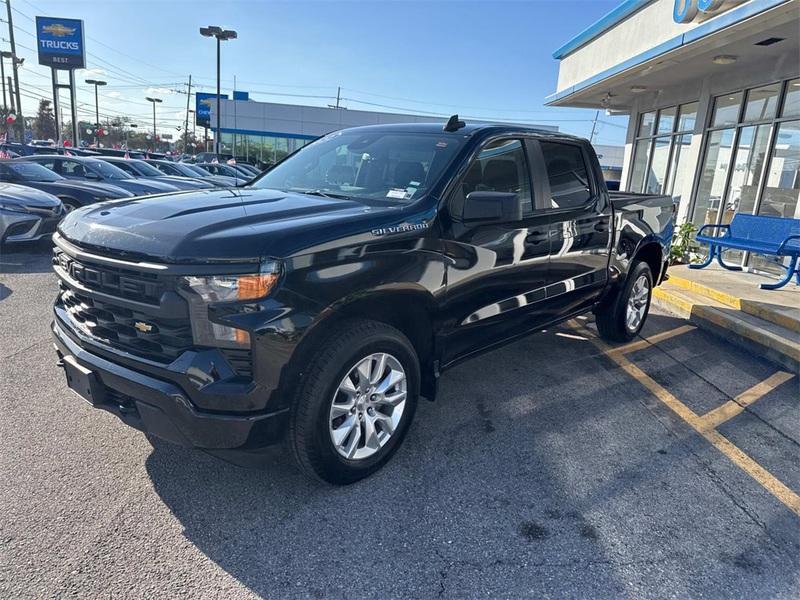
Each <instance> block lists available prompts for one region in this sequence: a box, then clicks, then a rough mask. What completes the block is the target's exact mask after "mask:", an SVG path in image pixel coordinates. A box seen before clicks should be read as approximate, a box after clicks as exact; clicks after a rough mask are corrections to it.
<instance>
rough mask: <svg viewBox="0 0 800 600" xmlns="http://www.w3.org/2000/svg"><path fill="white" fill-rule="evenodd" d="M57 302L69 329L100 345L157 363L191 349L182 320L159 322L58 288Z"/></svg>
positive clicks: (189, 332)
mask: <svg viewBox="0 0 800 600" xmlns="http://www.w3.org/2000/svg"><path fill="white" fill-rule="evenodd" d="M61 302H62V304H63V306H64V309H65V310H66V311H67V314H68V315H69V317H70V319H71V320H72V322H73V325H74V326H75V327H76V328H77V329H79V330H81V331H83V332H84V333H85V334H88V335H89V336H91V337H92V338H95V339H97V340H99V341H101V342H103V343H106V344H108V345H109V346H112V347H114V348H119V349H121V350H125V351H126V352H130V353H132V354H136V355H139V356H143V357H145V358H149V359H151V360H157V361H159V362H172V361H173V360H175V359H176V358H177V357H178V356H179V355H180V354H181V353H182V352H184V351H186V350H189V349H191V347H192V328H191V326H190V325H189V322H188V320H186V319H177V320H175V319H172V320H170V319H162V318H154V317H152V316H150V315H146V314H144V313H140V312H137V311H135V310H131V309H129V308H125V307H122V306H118V305H116V304H112V303H110V302H103V301H100V300H97V299H96V298H90V297H89V296H87V295H84V294H81V293H79V292H77V291H75V290H72V289H70V288H69V287H67V286H66V285H65V284H63V283H62V284H61Z"/></svg>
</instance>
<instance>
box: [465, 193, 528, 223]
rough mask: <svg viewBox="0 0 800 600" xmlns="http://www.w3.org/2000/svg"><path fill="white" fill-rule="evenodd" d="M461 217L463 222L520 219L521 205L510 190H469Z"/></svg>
mask: <svg viewBox="0 0 800 600" xmlns="http://www.w3.org/2000/svg"><path fill="white" fill-rule="evenodd" d="M461 219H462V220H463V221H464V222H465V223H473V222H477V221H481V222H492V221H505V222H508V221H521V220H522V205H521V204H520V202H519V200H518V199H517V195H516V194H513V193H510V192H470V193H469V194H467V197H466V199H465V200H464V210H463V212H462V215H461Z"/></svg>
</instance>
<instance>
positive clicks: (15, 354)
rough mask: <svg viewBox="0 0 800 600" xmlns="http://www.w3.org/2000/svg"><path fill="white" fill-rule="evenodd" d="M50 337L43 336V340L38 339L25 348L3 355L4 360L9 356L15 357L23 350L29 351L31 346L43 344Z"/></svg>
mask: <svg viewBox="0 0 800 600" xmlns="http://www.w3.org/2000/svg"><path fill="white" fill-rule="evenodd" d="M49 339H50V338H42V339H41V340H36V341H35V342H33V343H32V344H29V345H27V346H25V347H24V348H20V349H19V350H17V351H16V352H12V353H11V354H5V355H3V357H2V358H3V360H6V359H9V358H14V357H15V356H17V355H19V354H22V353H23V352H27V351H28V350H30V349H31V348H35V347H36V346H39V345H40V344H43V343H44V342H47V341H48V340H49Z"/></svg>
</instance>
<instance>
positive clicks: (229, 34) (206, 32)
mask: <svg viewBox="0 0 800 600" xmlns="http://www.w3.org/2000/svg"><path fill="white" fill-rule="evenodd" d="M200 35H202V36H204V37H215V38H217V110H216V114H217V123H216V128H215V131H214V154H216V155H217V157H219V151H220V141H221V139H220V135H221V134H220V130H219V118H220V114H219V110H220V102H219V96H220V68H219V55H220V45H221V42H223V41H225V40H235V39H236V38H237V37H238V34H237V33H236V32H235V31H233V30H232V29H223V28H222V27H217V26H216V25H209V26H208V27H201V28H200Z"/></svg>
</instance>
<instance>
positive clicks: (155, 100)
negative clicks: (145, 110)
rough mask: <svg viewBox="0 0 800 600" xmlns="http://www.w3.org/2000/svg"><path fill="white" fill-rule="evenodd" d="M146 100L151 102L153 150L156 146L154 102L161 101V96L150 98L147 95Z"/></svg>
mask: <svg viewBox="0 0 800 600" xmlns="http://www.w3.org/2000/svg"><path fill="white" fill-rule="evenodd" d="M146 100H147V101H148V102H152V103H153V150H155V148H156V103H157V102H161V98H151V97H150V96H148V97H147V98H146Z"/></svg>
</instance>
